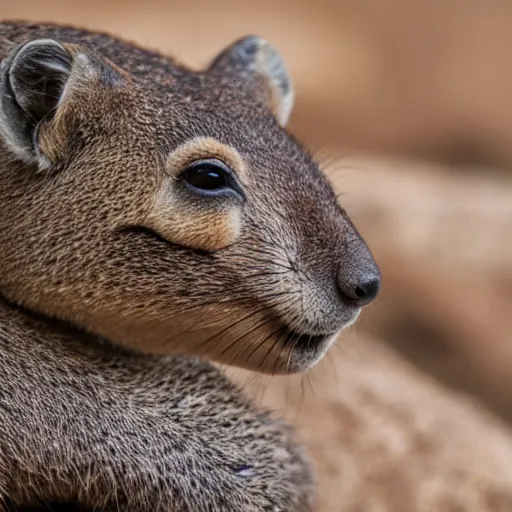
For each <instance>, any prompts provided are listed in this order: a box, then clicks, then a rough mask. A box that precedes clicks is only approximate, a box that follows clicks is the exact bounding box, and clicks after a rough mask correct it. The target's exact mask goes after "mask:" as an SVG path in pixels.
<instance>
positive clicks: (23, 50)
mask: <svg viewBox="0 0 512 512" xmlns="http://www.w3.org/2000/svg"><path fill="white" fill-rule="evenodd" d="M115 73H116V72H115V71H114V70H113V69H112V68H110V66H109V65H108V64H107V63H106V62H104V61H103V60H102V59H99V58H98V57H96V56H94V55H87V54H86V53H85V52H83V51H82V50H81V49H80V48H78V47H76V46H72V45H64V44H61V43H59V42H57V41H54V40H52V39H37V40H33V41H30V42H28V43H25V44H24V45H22V46H19V47H18V48H16V49H14V50H13V51H12V52H11V53H10V54H9V55H8V56H7V57H6V58H5V59H4V60H3V61H2V64H1V67H0V136H1V137H2V139H3V140H4V142H5V143H6V145H7V146H8V148H9V149H10V150H11V151H13V152H14V153H15V154H16V155H17V156H18V158H20V159H21V160H23V161H24V162H26V163H30V164H33V163H36V164H38V165H39V166H40V167H48V166H49V165H51V163H53V162H52V160H53V159H54V158H55V156H56V155H55V151H56V148H57V146H59V145H62V143H63V140H62V139H64V138H65V137H66V135H67V134H65V133H64V130H63V129H62V126H61V127H60V128H61V129H60V130H55V129H54V130H52V131H51V135H50V137H57V134H58V138H59V139H60V140H59V141H57V140H54V141H52V140H48V137H47V138H46V144H44V145H43V144H41V141H40V140H39V139H40V133H39V132H40V128H41V127H42V126H48V125H50V124H52V123H53V124H56V123H57V121H56V119H57V118H59V114H62V110H63V109H64V108H65V106H66V104H67V103H68V102H69V100H70V98H72V97H73V94H74V92H75V91H76V90H77V89H79V88H82V89H83V88H86V87H91V86H93V85H94V83H98V81H99V80H104V79H105V78H106V79H107V80H113V79H115V78H114V75H115ZM98 79H99V80H98ZM62 117H63V116H62V115H61V116H60V118H62ZM54 120H55V122H54ZM58 143H59V144H58ZM43 146H44V147H43ZM48 153H53V154H48Z"/></svg>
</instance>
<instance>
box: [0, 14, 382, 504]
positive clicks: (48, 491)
mask: <svg viewBox="0 0 512 512" xmlns="http://www.w3.org/2000/svg"><path fill="white" fill-rule="evenodd" d="M0 57H1V58H2V68H1V78H0V140H1V144H0V254H1V265H0V297H1V299H0V375H1V377H0V383H1V385H0V498H1V500H0V510H1V509H2V507H4V508H5V507H7V509H10V508H14V509H15V508H18V507H21V508H23V507H25V508H26V507H30V506H39V505H44V504H47V503H51V504H55V503H75V504H77V506H81V507H85V508H86V509H92V508H96V509H98V510H123V511H133V512H143V511H147V512H150V511H151V512H157V511H176V512H181V511H190V512H201V511H248V512H249V511H290V512H293V511H305V510H309V509H310V508H311V507H312V503H313V494H314V493H313V489H312V479H311V475H310V470H309V466H308V464H307V462H306V460H305V458H304V456H303V455H302V452H301V450H300V448H299V447H297V446H296V445H295V443H294V441H293V436H291V434H290V432H289V431H288V428H287V427H286V426H284V425H282V424H281V423H279V422H278V421H275V420H273V419H271V418H270V417H269V415H268V414H267V413H266V412H261V411H259V410H257V409H256V408H254V407H252V406H251V405H249V404H248V402H247V401H246V400H245V398H244V397H243V396H242V395H241V394H240V392H239V391H238V390H237V389H236V388H235V387H234V386H233V385H232V384H231V383H229V382H228V381H227V380H226V379H225V378H224V377H223V375H222V374H221V373H220V372H219V371H218V370H217V369H215V368H214V367H213V366H212V365H211V364H210V363H208V362H206V360H212V361H218V362H222V363H228V364H234V365H238V366H242V367H247V368H251V369H253V370H257V371H262V372H275V373H287V372H296V371H301V370H306V369H307V368H309V367H311V366H312V365H313V364H314V363H315V362H316V361H317V360H318V359H319V358H320V357H321V356H322V355H323V354H324V353H325V351H326V350H327V349H328V347H329V345H330V344H331V343H332V340H333V338H334V336H335V335H336V333H337V332H338V331H339V330H340V329H341V328H343V327H344V326H346V325H348V324H349V323H351V322H352V321H354V320H355V318H356V317H357V315H358V313H359V311H360V309H361V307H362V306H364V305H365V304H366V303H367V302H369V301H370V300H371V299H372V298H373V297H374V296H375V295H376V293H377V291H378V286H379V273H378V269H377V267H376V265H375V263H374V262H373V259H372V257H371V255H370V252H369V251H368V249H367V247H366V246H365V244H364V242H363V241H362V240H361V238H360V237H359V235H358V234H357V232H356V230H355V228H354V227H353V225H352V224H351V222H350V220H349V219H348V217H347V216H346V214H345V213H344V211H343V210H342V209H341V208H340V206H339V205H338V204H337V202H336V198H335V195H334V194H333V192H332V190H331V188H330V186H329V184H328V183H327V181H326V180H325V178H324V177H323V175H322V174H321V172H320V171H319V169H318V167H317V165H316V164H315V163H314V161H313V160H312V159H311V158H310V156H309V155H308V154H307V153H306V152H305V150H304V149H303V148H302V147H301V146H300V145H299V144H298V143H297V142H296V141H295V140H294V139H293V138H292V137H291V136H290V135H289V134H288V133H287V132H286V131H285V129H284V125H285V124H286V122H287V120H288V117H289V114H290V112H291V107H292V103H293V95H292V87H291V82H290V78H289V76H288V74H287V73H286V70H285V68H284V66H283V63H282V61H281V59H280V58H279V56H278V54H277V53H276V52H275V50H273V49H272V47H270V46H269V45H268V44H267V43H265V42H264V41H262V40H261V39H260V38H257V37H247V38H244V39H242V40H240V41H238V42H236V43H234V44H233V45H232V46H230V47H229V48H227V49H226V50H225V51H224V52H222V53H221V54H220V55H219V56H218V57H217V58H216V59H215V60H214V61H213V63H212V64H211V66H210V67H209V68H208V69H206V70H205V71H201V72H192V71H190V70H187V69H185V68H184V67H181V66H179V65H177V64H176V63H174V62H173V61H171V60H170V59H168V58H166V57H163V56H161V55H158V54H156V53H154V52H149V51H145V50H142V49H140V48H138V47H136V46H134V45H132V44H129V43H126V42H123V41H120V40H117V39H115V38H112V37H110V36H107V35H102V34H94V33H90V32H87V31H81V30H75V29H72V28H63V27H56V26H43V25H30V24H25V23H4V24H1V25H0ZM197 357H199V358H200V359H197ZM2 503H3V504H4V505H2ZM52 506H57V505H52Z"/></svg>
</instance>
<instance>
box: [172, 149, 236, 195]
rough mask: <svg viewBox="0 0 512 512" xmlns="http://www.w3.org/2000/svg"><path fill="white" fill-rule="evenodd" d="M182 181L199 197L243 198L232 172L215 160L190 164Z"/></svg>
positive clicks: (184, 172) (182, 176)
mask: <svg viewBox="0 0 512 512" xmlns="http://www.w3.org/2000/svg"><path fill="white" fill-rule="evenodd" d="M181 178H182V180H183V181H184V183H185V184H186V185H187V186H188V188H189V189H191V190H193V191H194V192H196V193H198V194H200V195H208V196H219V195H233V193H234V194H236V195H238V196H241V197H242V198H243V197H244V194H243V192H242V189H241V187H240V185H239V184H238V181H237V179H236V178H235V176H234V174H233V172H232V171H231V169H229V167H227V166H226V164H224V163H223V162H221V161H220V160H217V159H215V158H211V159H207V160H198V161H196V162H192V163H191V164H190V165H189V166H188V167H187V168H186V169H185V170H184V171H183V173H182V175H181Z"/></svg>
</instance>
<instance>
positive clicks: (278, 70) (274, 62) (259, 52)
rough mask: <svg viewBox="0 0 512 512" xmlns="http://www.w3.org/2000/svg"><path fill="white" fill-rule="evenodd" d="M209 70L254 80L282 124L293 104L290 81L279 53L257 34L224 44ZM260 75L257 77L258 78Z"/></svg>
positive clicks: (285, 120)
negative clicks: (230, 43)
mask: <svg viewBox="0 0 512 512" xmlns="http://www.w3.org/2000/svg"><path fill="white" fill-rule="evenodd" d="M209 71H210V72H212V73H217V74H224V75H226V76H228V77H229V76H230V75H231V76H238V77H241V78H244V79H245V80H247V81H250V82H252V83H253V84H255V79H256V86H257V88H258V89H257V92H259V93H261V94H263V98H264V100H265V101H266V102H267V104H268V106H269V108H270V110H271V111H272V112H273V114H274V116H275V117H276V118H277V120H278V122H279V124H281V126H284V125H286V123H287V122H288V119H289V118H290V114H291V112H292V107H293V85H292V80H291V78H290V75H289V74H288V71H287V70H286V67H285V65H284V62H283V60H282V58H281V56H280V55H279V53H278V52H277V51H276V50H275V49H274V48H273V47H272V46H271V45H270V44H269V43H267V42H266V41H265V40H264V39H262V38H261V37H259V36H247V37H244V38H242V39H239V40H238V41H236V42H235V43H233V44H232V45H231V46H229V47H228V48H226V49H225V50H224V51H223V52H222V53H220V55H218V57H216V58H215V60H214V61H213V62H212V64H211V66H210V70H209ZM257 79H259V81H258V80H257Z"/></svg>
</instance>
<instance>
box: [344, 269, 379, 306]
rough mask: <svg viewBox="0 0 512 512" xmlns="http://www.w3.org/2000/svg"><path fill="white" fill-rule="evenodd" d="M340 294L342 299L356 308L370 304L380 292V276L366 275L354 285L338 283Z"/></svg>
mask: <svg viewBox="0 0 512 512" xmlns="http://www.w3.org/2000/svg"><path fill="white" fill-rule="evenodd" d="M339 288H340V292H341V294H342V296H343V298H344V299H345V300H346V301H347V302H350V303H351V304H354V305H356V306H358V307H363V306H366V305H367V304H369V303H370V302H372V301H373V300H374V299H375V298H376V297H377V295H378V294H379V290H380V275H379V274H374V275H366V276H363V277H361V278H359V279H358V280H357V282H355V283H340V286H339Z"/></svg>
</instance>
